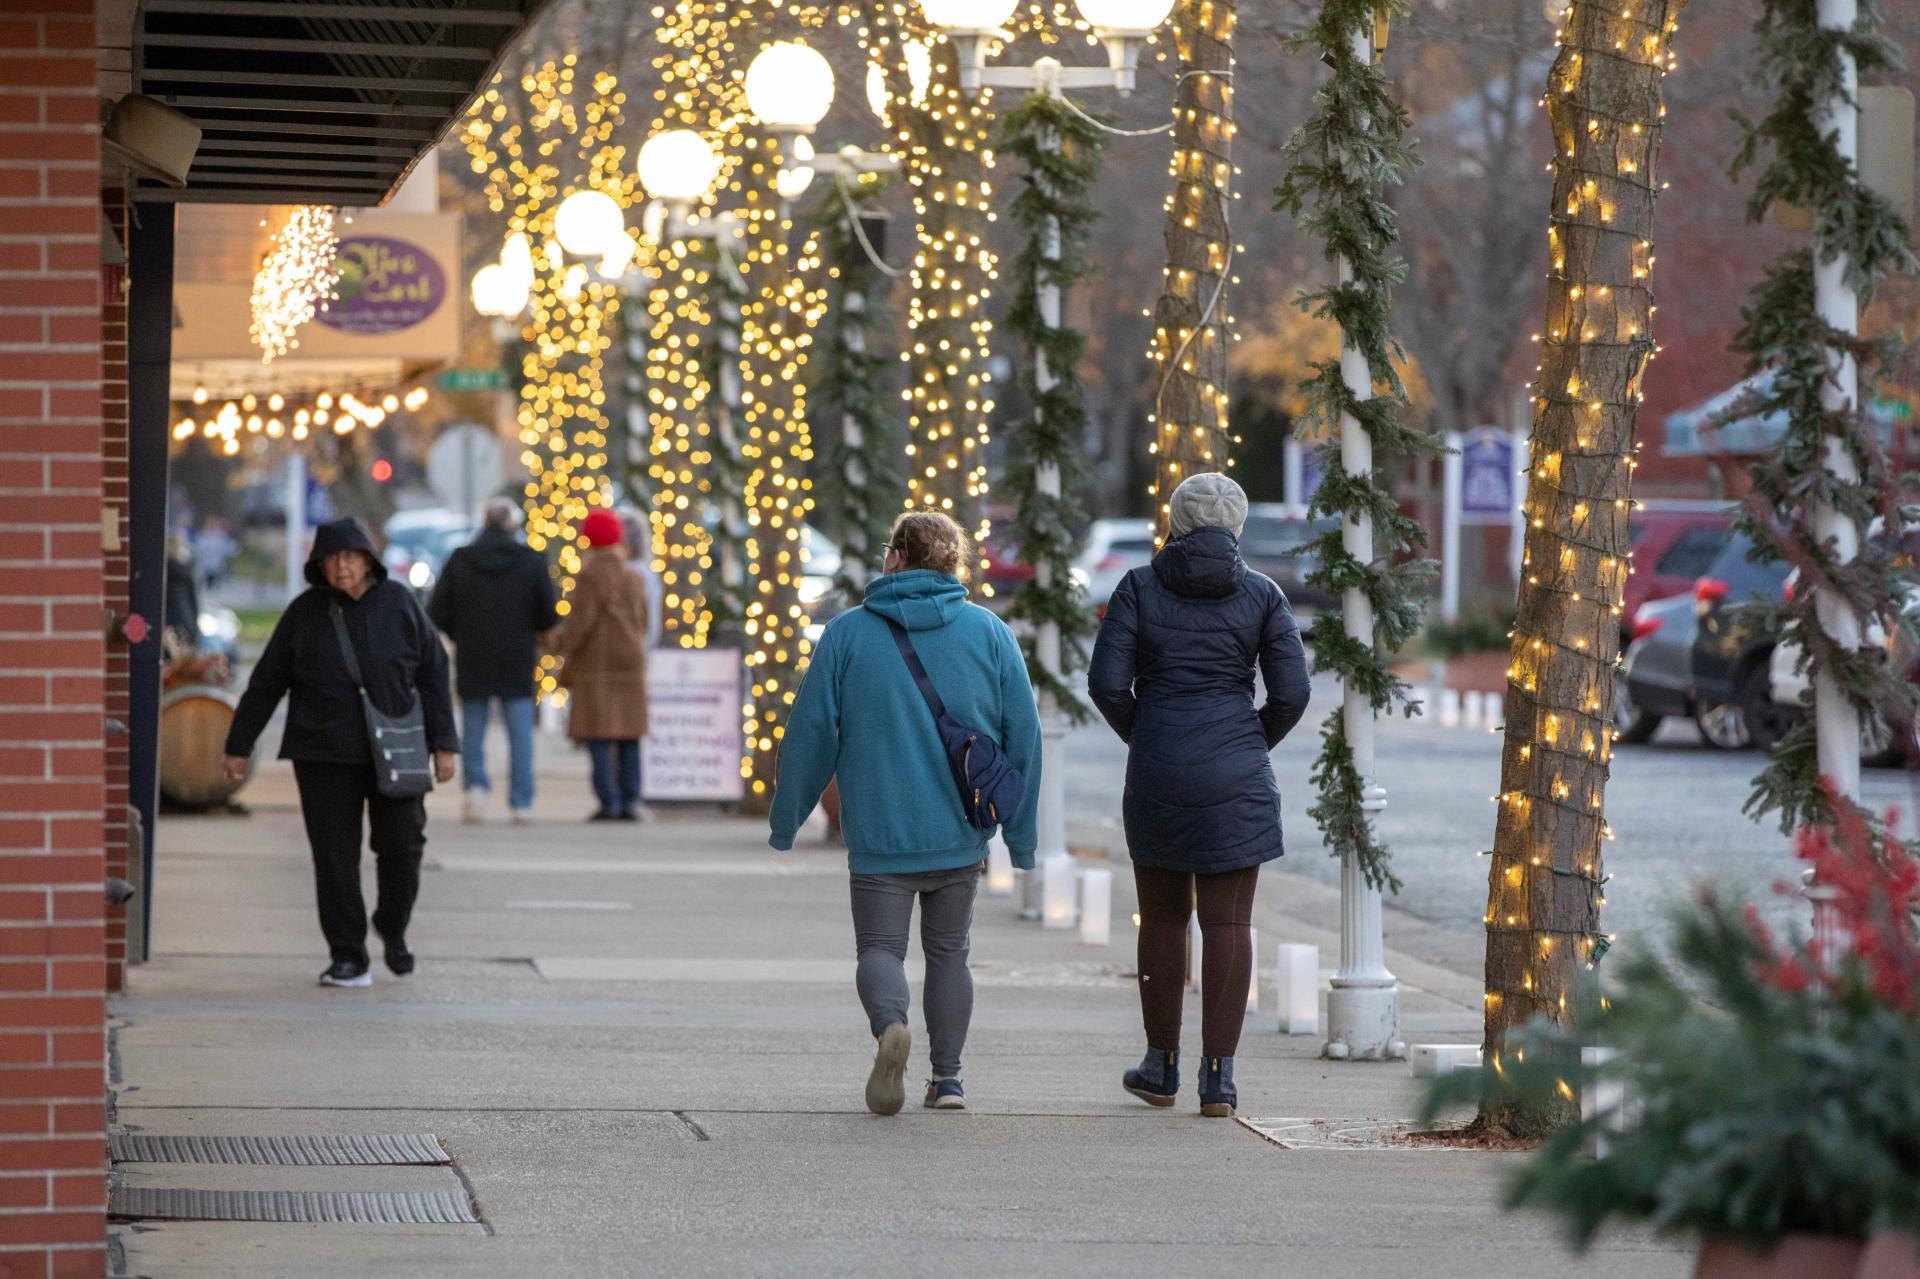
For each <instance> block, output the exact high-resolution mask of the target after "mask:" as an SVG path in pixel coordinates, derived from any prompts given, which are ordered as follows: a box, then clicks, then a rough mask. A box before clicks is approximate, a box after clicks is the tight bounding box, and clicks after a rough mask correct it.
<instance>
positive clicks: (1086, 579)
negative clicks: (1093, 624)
mask: <svg viewBox="0 0 1920 1279" xmlns="http://www.w3.org/2000/svg"><path fill="white" fill-rule="evenodd" d="M1152 561H1153V521H1152V520H1113V519H1108V520H1095V521H1094V522H1093V523H1092V524H1090V525H1088V526H1087V540H1086V544H1085V545H1084V546H1082V547H1081V548H1080V554H1079V555H1077V556H1075V557H1074V561H1073V576H1074V580H1075V581H1077V582H1079V583H1080V588H1081V589H1082V590H1084V591H1085V592H1086V593H1087V603H1089V604H1091V605H1092V606H1093V609H1094V611H1095V612H1096V613H1098V614H1100V616H1102V617H1105V616H1106V614H1107V601H1108V600H1110V599H1112V598H1113V591H1114V588H1115V587H1117V586H1119V585H1120V579H1121V578H1123V577H1125V576H1126V575H1127V574H1128V573H1129V572H1130V571H1132V570H1133V569H1136V568H1140V567H1142V566H1144V565H1146V564H1149V563H1151V562H1152Z"/></svg>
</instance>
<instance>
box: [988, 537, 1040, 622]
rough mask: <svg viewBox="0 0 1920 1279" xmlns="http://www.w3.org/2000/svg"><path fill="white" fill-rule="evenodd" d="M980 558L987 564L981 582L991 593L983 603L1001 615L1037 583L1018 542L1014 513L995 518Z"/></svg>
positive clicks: (1031, 567)
mask: <svg viewBox="0 0 1920 1279" xmlns="http://www.w3.org/2000/svg"><path fill="white" fill-rule="evenodd" d="M980 558H981V560H982V561H984V566H983V567H982V568H981V570H980V582H981V584H982V585H984V586H986V587H987V588H988V592H987V593H986V594H985V595H984V596H983V598H981V599H980V600H979V602H980V603H982V604H984V605H986V606H987V607H988V608H990V609H992V610H993V611H994V612H996V613H998V612H1000V611H1002V610H1004V609H1005V608H1006V607H1007V606H1008V605H1009V604H1011V603H1013V597H1014V596H1016V595H1018V594H1019V593H1020V588H1021V587H1023V586H1025V585H1026V584H1027V583H1028V582H1029V581H1031V580H1033V565H1031V564H1029V563H1027V562H1026V561H1025V560H1023V559H1021V558H1020V546H1019V543H1018V542H1016V541H1015V540H1014V531H1013V516H1012V515H1011V514H1006V515H996V516H995V517H994V520H993V530H992V531H991V532H990V533H988V534H987V540H986V541H984V542H982V543H981V544H980Z"/></svg>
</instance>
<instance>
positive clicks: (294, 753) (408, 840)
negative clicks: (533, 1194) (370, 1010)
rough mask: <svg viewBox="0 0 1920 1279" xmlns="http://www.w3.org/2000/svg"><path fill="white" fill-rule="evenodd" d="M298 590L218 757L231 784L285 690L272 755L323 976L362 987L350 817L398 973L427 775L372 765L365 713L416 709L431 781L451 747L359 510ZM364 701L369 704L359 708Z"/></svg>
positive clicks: (413, 605)
mask: <svg viewBox="0 0 1920 1279" xmlns="http://www.w3.org/2000/svg"><path fill="white" fill-rule="evenodd" d="M306 577H307V581H308V582H309V583H310V586H309V588H308V589H307V590H305V591H302V592H301V593H300V594H299V595H298V596H296V597H295V598H294V600H293V602H292V603H290V604H288V605H287V611H286V612H284V613H282V614H281V615H280V621H279V622H278V623H277V624H276V625H275V626H274V628H273V635H272V637H271V638H270V639H268V641H267V648H266V651H265V652H264V653H262V654H261V655H260V661H259V663H258V664H257V665H255V666H254V668H253V676H252V678H251V679H249V680H248V681H247V691H246V693H245V694H243V695H242V696H241V698H240V705H239V707H238V708H237V709H236V710H235V711H234V713H233V724H232V727H231V728H230V729H229V731H228V733H227V745H226V758H225V759H224V760H223V761H222V765H223V768H224V771H225V772H226V775H227V776H228V777H230V778H232V779H233V780H235V781H239V780H242V779H244V778H245V777H246V775H247V758H248V756H250V755H252V754H253V747H254V743H255V742H257V741H258V740H259V737H260V733H261V730H262V729H264V728H265V727H266V726H267V720H268V719H269V718H271V717H272V715H273V709H274V707H275V706H277V705H279V703H280V699H281V698H282V697H286V698H287V725H286V730H285V732H284V733H283V734H282V735H281V738H280V758H281V759H287V760H292V761H293V776H294V780H295V782H297V783H298V785H299V788H300V814H301V816H302V817H303V818H304V819H305V821H306V827H307V843H308V845H309V846H310V847H311V849H312V852H313V872H314V887H315V889H316V895H317V897H318V900H319V905H320V930H321V932H322V933H324V934H325V935H326V939H327V948H328V950H329V951H330V952H331V953H332V957H333V962H332V963H331V964H330V965H329V966H328V968H327V970H326V971H325V972H323V973H321V974H320V984H321V985H323V986H368V985H371V984H372V982H373V979H372V977H371V976H370V975H369V973H368V967H369V963H368V958H367V908H366V903H365V900H364V899H363V898H362V896H361V893H360V841H361V829H362V820H363V817H364V820H365V822H366V825H367V827H368V828H370V829H371V832H372V834H371V837H370V839H369V841H368V842H369V843H370V844H371V845H372V848H373V857H374V865H375V869H376V870H377V872H378V879H379V885H380V900H379V903H378V905H377V906H376V907H375V909H374V912H373V927H374V931H375V932H377V933H379V934H380V939H381V941H382V943H383V944H384V947H385V958H386V961H387V967H388V968H389V969H390V970H392V972H393V973H394V974H395V975H396V976H405V975H406V974H408V973H410V972H412V971H413V967H414V956H413V952H412V951H410V950H409V949H407V925H408V923H409V922H410V921H411V920H412V918H413V904H414V899H415V898H416V897H417V896H418V895H419V892H420V857H421V853H422V851H423V850H424V849H425V848H426V842H427V835H426V832H427V810H426V805H425V803H424V802H423V800H422V795H423V794H424V791H425V789H426V784H427V783H426V779H425V778H424V777H421V778H420V779H419V784H418V786H417V787H416V786H412V785H409V786H408V787H407V789H410V790H412V791H413V793H411V794H400V795H394V794H388V793H386V790H387V789H391V788H392V787H391V786H390V785H388V784H384V783H383V779H382V776H381V775H380V774H378V773H376V769H375V759H374V754H373V746H372V743H371V740H370V733H369V717H370V715H372V714H374V713H378V714H379V715H380V716H381V717H383V718H384V717H404V716H405V715H406V714H407V713H408V712H409V710H410V709H412V708H414V707H418V711H419V716H420V720H421V723H422V725H423V726H424V736H425V744H426V748H427V749H429V750H430V751H431V752H432V764H431V768H432V773H433V777H434V779H435V780H437V781H442V782H449V781H452V780H453V772H454V761H455V759H456V758H458V753H459V749H460V739H459V735H458V734H457V733H456V732H455V730H454V725H453V699H452V697H451V696H450V695H449V692H448V688H447V651H446V649H445V648H444V647H443V646H442V645H441V642H440V634H439V632H437V631H435V630H434V628H433V623H432V622H430V621H428V620H427V615H426V614H425V613H424V612H422V611H421V608H420V605H419V603H418V602H417V601H415V599H414V597H413V592H412V591H410V590H408V589H407V587H406V586H404V585H403V584H401V583H399V582H395V581H392V580H390V579H389V578H388V577H387V570H386V568H385V567H384V566H383V565H382V564H381V563H380V557H379V556H378V555H376V554H374V549H373V539H372V537H370V536H369V535H368V533H367V530H366V528H365V527H364V526H363V525H362V524H361V523H360V521H358V520H354V519H345V520H335V521H333V522H332V523H330V524H322V525H321V526H320V527H319V529H318V530H316V531H315V533H314V537H313V552H312V554H311V555H310V556H309V557H308V559H307V567H306ZM367 703H371V707H372V709H371V711H370V710H369V709H368V707H367V705H366V704H367Z"/></svg>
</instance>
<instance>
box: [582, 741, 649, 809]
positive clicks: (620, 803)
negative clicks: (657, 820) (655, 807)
mask: <svg viewBox="0 0 1920 1279" xmlns="http://www.w3.org/2000/svg"><path fill="white" fill-rule="evenodd" d="M587 754H588V755H590V756H592V757H593V795H594V798H595V799H598V800H599V801H600V811H601V812H603V813H614V814H619V813H631V812H632V811H633V810H634V809H636V808H638V807H640V743H639V742H638V741H637V740H634V739H628V740H625V741H611V740H607V739H601V740H599V741H591V742H588V743H587Z"/></svg>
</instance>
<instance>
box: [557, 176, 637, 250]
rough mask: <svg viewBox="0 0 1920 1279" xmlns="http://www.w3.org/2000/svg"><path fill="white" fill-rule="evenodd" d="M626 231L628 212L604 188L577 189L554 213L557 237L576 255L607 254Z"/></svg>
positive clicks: (562, 245)
mask: <svg viewBox="0 0 1920 1279" xmlns="http://www.w3.org/2000/svg"><path fill="white" fill-rule="evenodd" d="M626 233H627V225H626V215H625V214H623V213H622V212H621V211H620V202H619V201H618V200H615V199H614V198H613V197H612V196H610V195H608V194H607V193H606V192H605V191H595V190H592V189H588V190H584V191H575V192H574V193H573V194H572V195H569V196H568V197H567V198H566V199H564V200H562V201H560V207H559V208H558V209H555V210H554V213H553V234H554V238H556V239H557V240H559V241H560V247H561V248H563V249H565V250H566V251H567V252H568V253H571V254H573V255H574V256H576V257H582V258H597V257H602V256H605V255H606V254H607V253H609V252H610V251H612V250H614V249H616V248H617V247H618V246H617V244H616V241H617V240H618V239H620V238H621V237H622V236H624V235H626Z"/></svg>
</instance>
